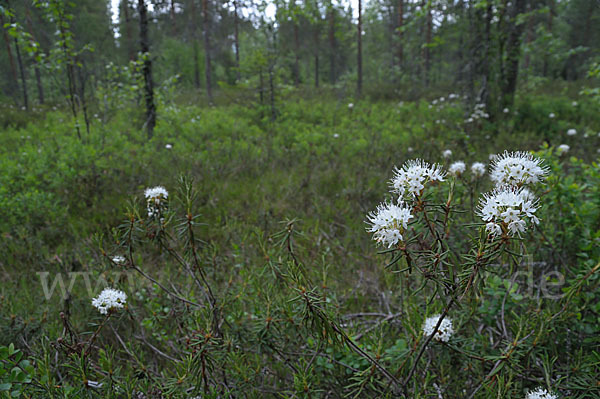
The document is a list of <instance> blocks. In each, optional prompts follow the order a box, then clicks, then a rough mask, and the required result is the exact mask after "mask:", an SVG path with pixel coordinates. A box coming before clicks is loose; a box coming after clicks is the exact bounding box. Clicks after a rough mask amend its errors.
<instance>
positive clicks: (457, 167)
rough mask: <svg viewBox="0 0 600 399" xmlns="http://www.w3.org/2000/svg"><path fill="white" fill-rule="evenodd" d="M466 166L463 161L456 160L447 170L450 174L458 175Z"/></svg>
mask: <svg viewBox="0 0 600 399" xmlns="http://www.w3.org/2000/svg"><path fill="white" fill-rule="evenodd" d="M466 168H467V166H466V165H465V163H464V162H463V161H456V162H454V163H453V164H451V165H450V167H449V168H448V172H450V174H451V175H452V176H460V175H462V174H463V173H464V172H465V169H466Z"/></svg>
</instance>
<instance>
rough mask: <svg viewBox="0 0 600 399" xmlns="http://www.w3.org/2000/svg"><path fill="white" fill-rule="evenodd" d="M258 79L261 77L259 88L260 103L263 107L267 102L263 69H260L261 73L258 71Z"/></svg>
mask: <svg viewBox="0 0 600 399" xmlns="http://www.w3.org/2000/svg"><path fill="white" fill-rule="evenodd" d="M258 77H259V85H260V87H259V88H258V94H259V96H260V103H261V105H262V104H263V103H264V101H265V98H264V97H265V94H264V93H265V78H264V76H263V69H262V67H260V69H259V71H258Z"/></svg>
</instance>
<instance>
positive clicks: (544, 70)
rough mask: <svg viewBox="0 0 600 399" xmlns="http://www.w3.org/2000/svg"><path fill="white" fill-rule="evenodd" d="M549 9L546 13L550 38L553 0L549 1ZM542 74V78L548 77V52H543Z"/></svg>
mask: <svg viewBox="0 0 600 399" xmlns="http://www.w3.org/2000/svg"><path fill="white" fill-rule="evenodd" d="M549 8H550V10H549V11H548V33H549V34H550V36H552V25H553V18H554V0H550V1H549ZM542 74H543V75H544V77H547V76H548V52H544V64H543V66H542Z"/></svg>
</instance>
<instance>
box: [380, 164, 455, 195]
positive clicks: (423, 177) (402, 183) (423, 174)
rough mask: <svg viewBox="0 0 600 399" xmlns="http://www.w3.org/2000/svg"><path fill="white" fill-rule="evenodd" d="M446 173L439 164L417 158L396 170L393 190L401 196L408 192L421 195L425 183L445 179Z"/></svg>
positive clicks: (392, 183) (392, 181)
mask: <svg viewBox="0 0 600 399" xmlns="http://www.w3.org/2000/svg"><path fill="white" fill-rule="evenodd" d="M445 175H446V174H445V173H444V172H443V171H442V168H441V166H439V165H437V164H433V165H429V164H428V163H427V162H425V161H423V160H420V159H416V160H410V161H408V162H406V163H405V164H404V165H403V166H402V168H401V169H398V168H396V169H395V170H394V177H393V178H392V180H391V182H390V184H391V186H392V192H394V193H396V194H399V195H400V196H403V195H405V194H406V193H409V194H413V195H420V194H421V193H422V191H423V189H424V188H425V184H427V183H428V182H434V181H444V177H445Z"/></svg>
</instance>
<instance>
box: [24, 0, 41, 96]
mask: <svg viewBox="0 0 600 399" xmlns="http://www.w3.org/2000/svg"><path fill="white" fill-rule="evenodd" d="M25 4H27V3H25ZM25 13H26V21H27V28H28V30H29V34H30V35H31V38H32V39H33V40H35V36H34V35H33V22H32V21H31V12H30V11H29V7H27V6H25ZM33 62H34V65H33V71H34V73H35V82H36V85H37V92H38V101H39V103H40V104H44V86H43V85H42V76H41V73H40V66H39V63H38V61H37V58H36V57H34V58H33Z"/></svg>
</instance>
